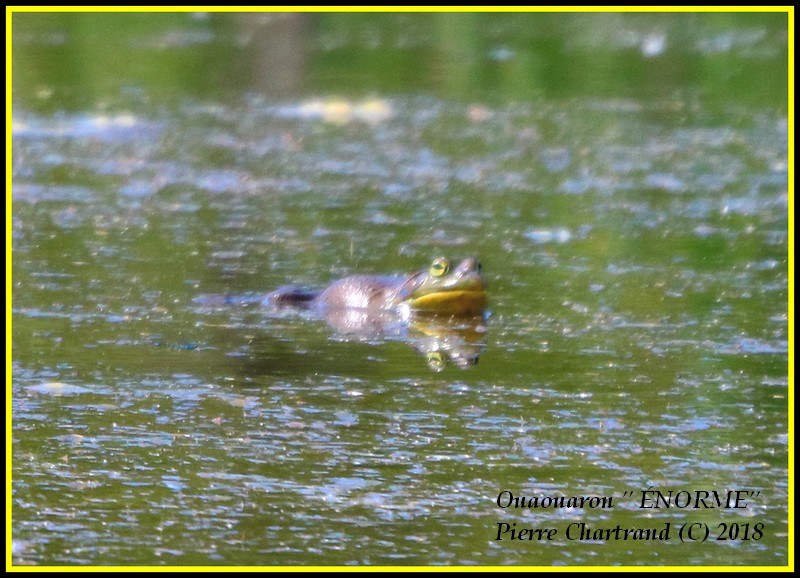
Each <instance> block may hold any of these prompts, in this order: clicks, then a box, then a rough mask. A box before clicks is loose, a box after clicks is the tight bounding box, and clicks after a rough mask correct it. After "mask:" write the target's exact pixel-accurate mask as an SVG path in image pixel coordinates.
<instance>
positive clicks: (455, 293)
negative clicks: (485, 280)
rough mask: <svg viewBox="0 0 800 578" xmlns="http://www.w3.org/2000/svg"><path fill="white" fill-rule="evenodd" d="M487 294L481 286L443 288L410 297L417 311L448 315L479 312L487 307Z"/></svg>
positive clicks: (410, 303)
mask: <svg viewBox="0 0 800 578" xmlns="http://www.w3.org/2000/svg"><path fill="white" fill-rule="evenodd" d="M486 301H487V294H486V291H484V290H483V289H481V288H467V289H449V290H447V289H443V290H441V291H433V292H431V293H427V294H425V295H421V296H419V297H413V298H411V299H409V301H408V304H409V306H410V307H411V308H412V309H414V310H417V311H426V312H430V313H441V314H447V315H468V314H478V313H480V312H481V311H483V310H484V309H485V308H486Z"/></svg>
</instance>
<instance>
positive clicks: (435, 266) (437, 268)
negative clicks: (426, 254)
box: [428, 257, 450, 277]
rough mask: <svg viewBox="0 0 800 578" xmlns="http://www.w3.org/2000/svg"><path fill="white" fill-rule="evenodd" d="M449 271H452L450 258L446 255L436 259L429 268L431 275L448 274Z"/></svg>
mask: <svg viewBox="0 0 800 578" xmlns="http://www.w3.org/2000/svg"><path fill="white" fill-rule="evenodd" d="M448 271H450V260H449V259H447V258H445V257H439V258H438V259H434V260H433V263H431V268H430V269H428V273H430V274H431V277H441V276H442V275H446V274H447V272H448Z"/></svg>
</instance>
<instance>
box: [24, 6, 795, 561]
mask: <svg viewBox="0 0 800 578" xmlns="http://www.w3.org/2000/svg"><path fill="white" fill-rule="evenodd" d="M785 22H786V17H785V15H783V16H782V15H780V14H777V15H768V14H767V15H765V14H761V15H758V14H755V15H753V14H742V15H722V14H720V15H711V14H710V15H680V14H678V15H658V14H650V15H636V14H628V15H580V14H576V15H569V14H566V15H560V16H556V15H536V14H531V15H527V16H524V17H523V16H519V15H507V16H502V15H478V16H476V15H411V14H407V15H381V16H380V17H376V18H375V19H370V18H368V17H367V15H346V14H344V15H306V16H304V17H290V16H282V17H278V16H275V15H272V16H269V15H260V16H251V17H245V16H239V15H222V14H210V15H203V14H200V15H188V14H174V15H152V14H151V15H147V14H138V15H102V14H100V15H90V14H83V15H47V14H28V15H22V14H15V15H14V29H13V38H14V45H13V49H14V53H13V54H14V82H15V93H14V98H15V100H14V117H13V121H14V122H13V152H12V154H13V156H12V159H13V197H12V200H13V211H12V235H13V238H12V241H13V268H12V273H13V304H12V313H13V359H12V377H13V379H12V387H11V400H10V401H11V405H12V417H13V444H12V458H13V469H12V476H13V493H12V515H13V518H12V520H13V523H12V530H13V552H12V556H13V563H14V564H15V565H25V564H37V565H62V564H65V565H70V564H91V565H259V566H260V565H266V566H274V565H361V564H364V565H367V564H369V565H506V564H510V565H544V566H549V565H586V566H597V565H619V564H621V565H728V564H735V565H785V564H786V563H787V560H788V543H787V532H788V528H787V510H786V508H787V503H788V500H789V488H788V483H787V463H788V439H789V438H788V435H787V430H788V402H787V395H788V392H787V388H788V385H789V384H788V369H787V364H788V325H789V316H788V313H787V300H788V219H787V213H788V205H789V195H788V176H787V171H788V167H787V147H788V145H787V143H788V125H787V109H786V93H787V91H786V46H785V44H786V27H785ZM267 32H271V34H266V33H267ZM420 58H421V60H420ZM418 62H419V63H421V64H419V65H418V64H417V63H418ZM121 63H129V64H128V65H122V64H121ZM601 65H602V66H601ZM598 67H600V68H598ZM745 81H746V82H745ZM438 255H447V256H449V257H451V258H454V259H455V258H460V257H466V256H473V255H474V256H477V257H479V258H480V259H481V261H482V262H483V266H484V273H485V277H486V278H487V281H488V283H489V286H490V295H491V297H490V299H491V300H490V309H491V311H490V315H489V318H488V320H487V321H486V323H485V324H478V325H477V326H474V327H473V326H469V324H467V326H463V324H462V325H459V326H455V327H453V326H452V324H448V323H444V322H434V323H424V322H421V323H415V324H411V325H403V324H399V325H398V324H393V325H389V326H386V327H381V328H380V331H377V332H352V331H351V332H342V331H338V330H337V329H336V328H335V327H331V326H330V325H329V324H328V323H326V322H325V320H322V319H316V318H314V317H313V316H309V315H303V314H282V313H275V312H270V311H267V310H264V309H263V308H261V307H259V306H258V305H257V304H254V303H252V301H253V299H249V297H253V296H258V295H260V294H263V293H266V292H267V291H270V290H272V289H274V288H276V287H278V286H280V285H284V284H300V285H306V286H311V287H321V286H324V285H325V284H326V283H328V282H330V281H331V280H333V279H336V278H338V277H340V276H344V275H348V274H353V273H380V274H389V273H392V274H395V273H407V272H411V271H415V270H417V269H420V268H423V267H426V266H427V264H428V263H429V262H430V260H431V259H432V258H433V257H436V256H438ZM208 295H228V296H234V297H235V298H232V299H231V302H230V303H227V304H225V303H220V302H217V301H214V300H204V299H203V298H202V296H208ZM448 348H450V349H448ZM453 349H455V350H456V351H459V352H465V353H463V354H461V355H460V358H462V359H463V358H468V359H469V360H470V361H469V362H468V363H458V359H459V356H455V358H450V361H449V363H447V361H448V359H447V358H448V357H449V356H448V355H445V359H444V360H441V359H438V358H437V359H434V360H433V363H432V360H431V358H430V353H431V351H441V352H448V351H451V350H453ZM476 360H477V363H475V361H476ZM648 488H652V489H657V490H661V491H663V492H667V491H670V490H671V491H673V492H679V491H687V492H698V491H709V492H711V491H717V492H719V493H720V494H723V493H724V492H726V491H728V490H743V491H748V492H751V493H749V494H747V501H746V504H747V505H746V507H743V508H723V509H718V508H714V509H707V508H698V509H694V508H674V507H673V508H669V509H667V508H658V509H652V508H641V507H640V503H641V499H642V495H641V492H642V491H644V490H647V489H648ZM503 491H510V492H512V493H513V494H514V495H517V496H528V497H532V496H567V497H569V496H599V497H608V496H611V497H613V499H614V507H613V508H606V509H603V508H595V509H592V508H576V507H565V508H555V509H554V508H550V509H514V508H500V507H499V506H498V504H497V499H498V494H500V492H503ZM626 492H629V494H626ZM631 493H632V494H631ZM580 522H585V523H586V524H587V525H588V526H589V527H591V528H593V529H594V528H614V527H615V526H617V525H620V526H622V527H623V528H631V529H644V528H651V527H652V528H659V529H660V528H663V527H664V525H665V524H666V523H670V524H671V527H672V538H671V539H670V540H667V541H630V540H627V541H626V540H592V539H589V540H580V539H578V540H574V539H569V538H568V537H567V528H568V527H569V526H570V524H574V523H580ZM695 522H699V523H704V524H707V525H708V527H709V529H710V530H711V532H712V534H715V535H716V537H719V533H720V532H721V527H720V524H726V527H732V525H734V524H735V525H736V527H737V537H736V538H735V539H729V540H710V541H708V542H706V543H681V542H680V541H679V540H678V538H677V537H676V534H677V529H678V527H680V526H681V525H683V524H691V523H695ZM500 523H506V524H509V525H510V524H516V526H515V528H518V529H523V528H555V529H556V530H557V533H556V534H555V536H554V537H553V538H552V539H550V540H542V541H539V540H533V541H528V540H523V541H511V540H508V539H507V538H506V539H503V540H496V537H497V532H498V529H499V526H498V524H500ZM746 524H747V525H749V526H748V527H747V532H748V539H744V535H745V525H746ZM757 524H761V526H759V528H760V530H758V534H759V535H758V537H757V538H756V537H755V536H756V525H757ZM728 529H730V528H728ZM723 537H724V536H723ZM728 537H730V536H728ZM732 548H734V549H732Z"/></svg>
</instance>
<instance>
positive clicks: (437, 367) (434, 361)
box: [425, 351, 447, 371]
mask: <svg viewBox="0 0 800 578" xmlns="http://www.w3.org/2000/svg"><path fill="white" fill-rule="evenodd" d="M425 361H426V362H427V363H428V367H430V368H431V369H432V370H434V371H442V370H443V369H444V368H445V366H446V365H447V360H446V359H445V356H444V354H443V353H442V352H441V351H429V352H428V353H427V354H426V355H425Z"/></svg>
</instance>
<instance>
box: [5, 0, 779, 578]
mask: <svg viewBox="0 0 800 578" xmlns="http://www.w3.org/2000/svg"><path fill="white" fill-rule="evenodd" d="M288 11H292V12H723V11H724V12H759V13H762V12H784V13H786V15H787V18H788V38H789V46H788V57H789V60H788V69H789V94H788V115H787V116H788V119H787V120H788V127H789V129H788V130H789V148H788V163H789V164H788V170H789V187H788V191H787V194H788V208H789V254H788V264H787V267H788V275H789V285H788V291H789V298H788V313H789V320H788V321H789V367H788V378H789V379H788V388H787V389H788V407H789V421H788V425H789V443H788V455H789V464H788V472H789V475H788V487H789V503H788V504H787V506H788V508H787V514H788V528H789V532H788V562H787V565H786V566H622V567H617V566H508V567H507V566H445V567H440V566H355V567H354V566H302V567H298V566H263V567H262V566H243V567H238V566H141V567H137V566H89V567H86V566H14V565H13V564H12V553H11V547H12V515H11V506H12V499H11V491H12V486H11V472H12V462H11V453H12V441H11V440H12V435H13V434H12V432H13V429H12V422H11V403H12V395H11V387H10V384H11V380H12V367H11V360H12V346H11V342H12V329H11V326H12V320H11V309H12V289H13V282H12V278H11V277H12V275H11V274H12V271H11V259H12V250H11V240H12V235H11V230H12V221H11V208H12V207H11V169H12V166H11V158H12V157H11V146H12V136H11V122H12V106H11V103H12V67H11V63H12V59H11V50H12V43H11V30H12V27H11V22H12V17H13V14H14V13H27V12H288ZM6 384H7V387H6V571H27V572H52V571H62V572H63V571H67V572H110V571H128V572H133V571H141V570H149V571H159V572H197V571H209V570H211V571H227V572H253V571H258V572H263V571H265V570H271V571H276V572H319V571H346V572H374V571H404V572H413V571H438V572H488V571H492V572H529V571H533V570H539V571H547V572H576V571H594V572H597V571H604V572H718V571H720V570H726V571H729V572H753V571H758V572H770V571H772V572H780V571H794V504H793V499H794V435H793V434H794V389H793V384H794V7H793V6H732V7H731V6H728V7H723V6H668V7H664V6H662V7H650V6H638V7H630V6H602V7H598V6H575V7H562V6H536V7H518V6H473V7H469V8H459V7H453V6H333V7H331V6H302V7H298V6H270V7H254V6H195V7H191V8H189V7H186V6H136V7H129V6H111V7H96V6H25V7H14V6H6Z"/></svg>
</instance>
